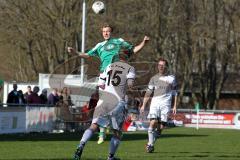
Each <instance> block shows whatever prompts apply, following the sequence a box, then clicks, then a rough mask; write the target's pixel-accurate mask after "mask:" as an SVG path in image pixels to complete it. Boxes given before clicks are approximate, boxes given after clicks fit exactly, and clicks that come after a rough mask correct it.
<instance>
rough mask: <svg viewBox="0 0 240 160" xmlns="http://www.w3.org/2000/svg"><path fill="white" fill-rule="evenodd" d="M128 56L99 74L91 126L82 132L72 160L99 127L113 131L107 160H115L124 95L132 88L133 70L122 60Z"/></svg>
mask: <svg viewBox="0 0 240 160" xmlns="http://www.w3.org/2000/svg"><path fill="white" fill-rule="evenodd" d="M126 57H129V55H128V54H127V55H125V54H123V55H120V61H119V62H114V63H112V64H110V65H109V66H108V67H107V68H106V69H105V70H104V72H103V74H101V77H100V80H99V87H101V88H102V89H103V90H102V91H100V93H99V96H100V97H99V101H98V103H97V106H96V108H95V111H94V115H93V121H92V124H91V126H90V127H89V128H88V129H87V130H86V131H85V132H84V134H83V136H82V139H81V141H80V144H79V146H78V148H77V151H76V152H75V155H74V159H76V160H79V159H80V157H81V154H82V151H83V148H84V146H85V144H86V142H87V141H88V140H89V139H90V138H91V137H92V135H93V134H94V132H96V131H97V130H98V128H99V126H103V127H107V126H110V128H111V129H112V130H113V137H112V138H111V141H110V147H109V156H108V160H116V159H117V158H115V157H114V154H115V152H116V150H117V148H118V145H119V143H120V139H121V129H122V125H123V122H124V118H125V112H126V109H125V106H126V104H125V101H124V100H125V95H126V90H127V87H132V85H133V80H134V78H135V70H134V68H133V67H132V66H130V65H129V64H127V63H126V62H125V61H123V59H125V58H126Z"/></svg>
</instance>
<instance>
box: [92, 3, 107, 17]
mask: <svg viewBox="0 0 240 160" xmlns="http://www.w3.org/2000/svg"><path fill="white" fill-rule="evenodd" d="M92 9H93V12H94V13H96V14H102V13H104V11H105V4H104V3H103V2H102V1H96V2H94V3H93V5H92Z"/></svg>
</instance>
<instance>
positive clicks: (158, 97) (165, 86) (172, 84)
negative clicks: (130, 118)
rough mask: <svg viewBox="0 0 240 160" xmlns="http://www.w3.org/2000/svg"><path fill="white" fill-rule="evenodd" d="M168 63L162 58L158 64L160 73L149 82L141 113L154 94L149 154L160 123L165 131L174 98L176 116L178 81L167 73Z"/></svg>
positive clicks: (147, 146)
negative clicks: (164, 127)
mask: <svg viewBox="0 0 240 160" xmlns="http://www.w3.org/2000/svg"><path fill="white" fill-rule="evenodd" d="M167 66H168V63H167V61H166V60H165V59H163V58H161V59H160V60H159V62H158V71H159V73H158V74H156V75H155V76H153V77H152V78H151V80H150V82H149V85H148V89H147V91H146V94H145V96H144V99H143V105H142V107H141V112H142V113H143V112H144V110H145V107H146V104H147V102H148V100H149V97H150V95H151V94H152V93H153V97H152V101H151V104H150V110H149V114H148V119H150V125H149V128H148V138H149V141H148V144H147V145H146V150H147V152H153V150H154V147H153V144H154V142H155V139H156V137H155V136H156V134H154V131H155V129H156V127H157V125H158V123H159V122H160V124H161V127H160V129H161V130H162V129H163V126H164V124H166V122H167V119H168V114H169V111H170V110H171V106H172V98H174V104H173V114H176V105H177V91H176V86H177V83H176V79H175V76H174V75H169V74H168V73H167Z"/></svg>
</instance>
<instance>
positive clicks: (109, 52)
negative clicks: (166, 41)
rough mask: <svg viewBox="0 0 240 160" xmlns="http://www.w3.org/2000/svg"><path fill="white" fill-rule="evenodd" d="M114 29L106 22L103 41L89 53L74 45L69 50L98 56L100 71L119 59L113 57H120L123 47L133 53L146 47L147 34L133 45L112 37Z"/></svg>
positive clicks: (85, 55) (88, 55)
mask: <svg viewBox="0 0 240 160" xmlns="http://www.w3.org/2000/svg"><path fill="white" fill-rule="evenodd" d="M112 31H113V28H112V27H111V26H110V25H108V24H105V25H103V26H102V36H103V39H104V41H103V42H100V43H98V44H97V45H96V46H95V47H94V48H92V49H91V50H89V51H88V52H87V53H80V52H78V51H76V50H75V49H74V48H72V47H68V52H69V53H73V54H78V55H79V56H80V57H81V58H89V57H91V56H96V57H98V58H99V59H100V62H101V65H100V72H103V71H104V69H105V68H106V67H107V66H108V65H109V64H111V63H113V62H116V61H118V60H119V59H118V58H114V59H113V57H118V56H116V55H118V54H119V51H120V49H121V48H125V49H127V50H129V51H132V53H138V52H139V51H140V50H141V49H142V48H143V47H144V45H145V44H146V42H147V41H149V37H148V36H145V37H144V38H143V41H142V42H141V43H140V44H139V45H137V46H133V45H132V44H130V43H128V42H126V41H124V40H123V39H122V38H112V37H111V33H112Z"/></svg>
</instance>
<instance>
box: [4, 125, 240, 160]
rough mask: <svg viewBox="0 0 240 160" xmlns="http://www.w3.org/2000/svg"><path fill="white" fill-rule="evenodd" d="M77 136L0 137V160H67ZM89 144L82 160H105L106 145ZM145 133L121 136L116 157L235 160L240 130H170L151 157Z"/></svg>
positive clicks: (128, 159) (239, 155) (239, 153)
mask: <svg viewBox="0 0 240 160" xmlns="http://www.w3.org/2000/svg"><path fill="white" fill-rule="evenodd" d="M80 137H81V135H80V134H79V133H66V134H36V133H35V134H17V135H0V160H3V159H8V160H10V159H15V160H70V159H71V158H72V154H73V152H74V151H75V148H76V146H77V144H78V142H79V139H80ZM96 139H97V135H95V136H94V137H93V138H92V139H91V141H89V142H88V143H87V145H86V147H85V150H84V153H83V155H82V159H83V160H105V159H106V157H107V155H108V144H109V139H110V135H109V136H108V139H107V141H106V142H105V143H104V144H102V145H97V144H96ZM146 141H147V133H146V132H137V133H136V132H131V133H125V134H124V137H123V141H122V143H121V145H120V148H119V150H118V153H117V157H119V158H121V159H122V160H199V159H200V160H223V159H224V160H239V159H240V130H223V129H200V130H198V131H197V130H196V129H194V128H182V127H179V128H171V129H167V130H165V131H164V133H163V136H162V137H161V138H160V139H158V141H157V142H156V144H155V152H154V153H145V149H144V145H145V144H146Z"/></svg>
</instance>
